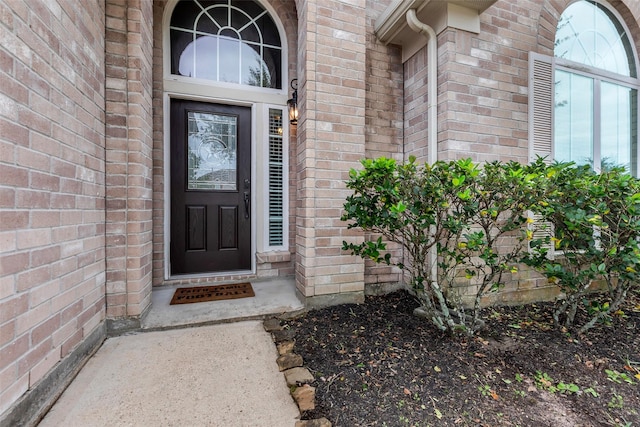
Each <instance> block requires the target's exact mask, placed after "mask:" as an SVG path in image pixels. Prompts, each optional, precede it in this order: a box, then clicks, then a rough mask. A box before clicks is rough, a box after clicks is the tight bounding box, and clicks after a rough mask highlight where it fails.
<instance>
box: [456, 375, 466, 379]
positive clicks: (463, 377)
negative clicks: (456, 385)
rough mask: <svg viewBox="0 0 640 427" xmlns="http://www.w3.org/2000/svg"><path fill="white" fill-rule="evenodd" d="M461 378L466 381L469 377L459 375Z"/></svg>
mask: <svg viewBox="0 0 640 427" xmlns="http://www.w3.org/2000/svg"><path fill="white" fill-rule="evenodd" d="M458 376H459V377H460V379H461V380H466V379H467V377H465V376H464V375H458Z"/></svg>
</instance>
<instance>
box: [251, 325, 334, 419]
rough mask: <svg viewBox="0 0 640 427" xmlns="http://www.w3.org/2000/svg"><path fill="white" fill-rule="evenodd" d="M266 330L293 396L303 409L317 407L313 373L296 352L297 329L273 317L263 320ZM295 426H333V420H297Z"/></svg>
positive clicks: (309, 409) (279, 366) (279, 367)
mask: <svg viewBox="0 0 640 427" xmlns="http://www.w3.org/2000/svg"><path fill="white" fill-rule="evenodd" d="M263 326H264V329H265V331H267V332H269V333H270V334H271V338H272V339H273V341H274V342H275V343H276V347H277V349H278V358H277V359H276V363H277V364H278V369H280V372H282V373H283V374H284V378H285V380H286V382H287V386H288V387H289V390H290V392H291V397H292V398H293V400H294V401H295V402H296V405H298V409H299V410H300V411H301V412H302V411H311V410H313V409H315V407H316V404H315V399H316V388H315V387H313V386H312V385H311V383H313V382H314V381H315V379H314V378H313V375H312V374H311V372H309V370H308V369H307V368H305V367H304V366H303V365H304V361H303V360H302V356H300V355H298V354H296V353H294V347H295V331H293V330H292V329H284V327H283V326H282V325H281V323H280V320H279V319H277V318H275V317H272V318H268V319H265V321H264V322H263ZM295 427H331V422H330V421H329V420H327V419H326V418H318V419H314V420H299V421H296V424H295Z"/></svg>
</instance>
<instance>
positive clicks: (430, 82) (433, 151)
mask: <svg viewBox="0 0 640 427" xmlns="http://www.w3.org/2000/svg"><path fill="white" fill-rule="evenodd" d="M406 16H407V24H408V25H409V28H411V29H412V30H413V31H415V32H416V33H420V34H422V35H424V36H425V37H426V38H427V118H428V119H427V120H428V123H429V125H428V126H429V129H428V132H427V156H428V157H429V163H432V164H433V163H435V162H436V161H437V160H438V39H437V38H436V32H435V31H433V28H431V27H430V26H428V25H427V24H425V23H424V22H421V21H420V20H419V19H418V17H417V16H416V10H415V9H409V10H408V11H407V15H406Z"/></svg>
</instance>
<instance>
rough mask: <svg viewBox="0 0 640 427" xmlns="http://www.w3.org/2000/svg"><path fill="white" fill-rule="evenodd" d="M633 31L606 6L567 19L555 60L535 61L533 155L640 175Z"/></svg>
mask: <svg viewBox="0 0 640 427" xmlns="http://www.w3.org/2000/svg"><path fill="white" fill-rule="evenodd" d="M629 37H630V36H629V32H628V31H627V30H626V29H625V27H624V25H623V23H622V21H621V20H620V19H619V18H618V17H617V15H616V13H615V12H614V11H613V10H612V9H610V8H609V6H608V5H606V4H605V3H604V2H600V1H595V0H581V1H578V2H575V3H572V4H571V5H570V6H569V7H567V9H565V11H564V12H563V13H562V15H561V17H560V19H559V21H558V27H557V30H556V38H555V45H554V57H547V56H544V55H540V54H536V53H532V54H531V55H530V113H531V117H530V132H529V135H530V140H531V143H530V153H531V157H532V159H533V158H535V157H536V156H541V157H547V158H548V159H549V160H551V159H553V160H559V161H573V162H576V163H577V164H590V165H592V167H593V168H594V169H595V170H601V169H602V168H606V167H613V166H622V167H625V168H626V169H627V170H628V171H629V172H630V173H632V174H633V175H636V176H637V175H638V89H639V88H640V84H639V81H638V78H637V65H636V64H637V60H636V55H635V52H634V49H633V44H632V42H631V40H630V38H629Z"/></svg>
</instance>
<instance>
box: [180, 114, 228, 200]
mask: <svg viewBox="0 0 640 427" xmlns="http://www.w3.org/2000/svg"><path fill="white" fill-rule="evenodd" d="M187 136H188V150H187V153H188V154H187V178H188V179H187V182H188V184H187V189H188V190H236V188H237V181H238V179H237V158H238V118H237V117H235V116H225V115H220V114H211V113H198V112H195V111H190V112H189V113H188V135H187Z"/></svg>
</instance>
